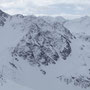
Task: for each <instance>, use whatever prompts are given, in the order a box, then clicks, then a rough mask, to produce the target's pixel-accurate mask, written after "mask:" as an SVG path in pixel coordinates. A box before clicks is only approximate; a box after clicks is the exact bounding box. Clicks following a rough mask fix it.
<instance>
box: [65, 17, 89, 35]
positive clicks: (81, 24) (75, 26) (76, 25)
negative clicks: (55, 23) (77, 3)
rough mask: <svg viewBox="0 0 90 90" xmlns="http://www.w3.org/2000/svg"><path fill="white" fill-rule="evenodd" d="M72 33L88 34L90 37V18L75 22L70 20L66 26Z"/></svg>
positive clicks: (82, 18)
mask: <svg viewBox="0 0 90 90" xmlns="http://www.w3.org/2000/svg"><path fill="white" fill-rule="evenodd" d="M64 26H65V27H67V28H68V29H69V30H70V31H71V32H74V33H81V32H82V33H86V34H88V35H90V17H89V16H85V17H81V18H78V19H74V20H69V21H67V22H66V23H65V24H64Z"/></svg>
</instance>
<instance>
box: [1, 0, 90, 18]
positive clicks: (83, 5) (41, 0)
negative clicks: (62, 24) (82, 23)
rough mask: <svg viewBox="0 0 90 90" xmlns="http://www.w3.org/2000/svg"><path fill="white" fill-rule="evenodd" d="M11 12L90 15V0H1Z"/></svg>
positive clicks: (3, 5)
mask: <svg viewBox="0 0 90 90" xmlns="http://www.w3.org/2000/svg"><path fill="white" fill-rule="evenodd" d="M0 9H2V10H4V11H5V12H7V13H9V14H24V15H30V14H35V15H50V16H58V15H60V16H65V17H67V18H68V17H70V18H74V17H79V16H85V15H90V0H0Z"/></svg>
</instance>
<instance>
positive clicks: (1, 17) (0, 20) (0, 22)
mask: <svg viewBox="0 0 90 90" xmlns="http://www.w3.org/2000/svg"><path fill="white" fill-rule="evenodd" d="M8 17H9V15H8V14H7V13H4V12H3V11H2V10H0V26H4V24H5V22H6V19H7V18H8Z"/></svg>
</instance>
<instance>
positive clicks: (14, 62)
mask: <svg viewBox="0 0 90 90" xmlns="http://www.w3.org/2000/svg"><path fill="white" fill-rule="evenodd" d="M84 18H85V17H84ZM82 19H83V18H82ZM79 21H80V19H78V20H71V21H70V20H65V19H64V18H63V17H56V18H53V17H45V16H42V17H36V16H33V15H30V16H23V15H20V14H18V15H13V16H11V15H9V14H7V13H5V12H3V11H1V10H0V42H1V43H0V61H1V63H0V83H1V86H0V88H1V89H2V90H3V86H4V85H5V89H4V90H6V88H8V89H9V88H10V89H11V88H12V86H13V87H16V89H17V90H20V89H22V88H23V87H28V88H27V89H26V88H25V90H31V89H30V88H32V89H34V90H60V89H62V90H67V89H68V90H82V89H83V90H86V89H87V90H89V89H90V60H89V59H90V51H89V49H90V39H89V38H90V36H89V34H88V35H87V34H86V33H81V32H82V31H81V32H80V33H79V32H77V31H78V30H79V29H80V30H81V26H82V25H83V24H79V26H80V28H79V29H78V22H79ZM85 21H87V22H89V21H88V19H86V18H85ZM72 22H74V23H72ZM83 23H85V22H84V21H83ZM74 24H75V25H77V31H76V33H73V30H74V29H75V28H74ZM85 24H86V23H85ZM72 27H73V28H72ZM75 27H76V26H75ZM82 27H83V26H82ZM84 27H85V26H84ZM83 31H84V30H83ZM88 31H89V30H88ZM77 42H78V43H77ZM10 86H11V87H10ZM10 89H9V90H10Z"/></svg>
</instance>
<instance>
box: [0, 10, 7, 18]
mask: <svg viewBox="0 0 90 90" xmlns="http://www.w3.org/2000/svg"><path fill="white" fill-rule="evenodd" d="M1 16H3V17H8V16H9V15H8V14H7V13H5V12H3V11H2V10H1V9H0V17H1Z"/></svg>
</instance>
